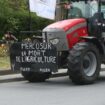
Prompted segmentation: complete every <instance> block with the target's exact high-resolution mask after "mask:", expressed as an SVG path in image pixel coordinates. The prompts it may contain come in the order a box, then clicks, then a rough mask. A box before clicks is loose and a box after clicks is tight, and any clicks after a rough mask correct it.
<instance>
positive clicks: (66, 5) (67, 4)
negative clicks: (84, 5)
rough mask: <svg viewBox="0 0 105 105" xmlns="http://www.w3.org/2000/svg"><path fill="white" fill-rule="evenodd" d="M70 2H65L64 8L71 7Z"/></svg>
mask: <svg viewBox="0 0 105 105" xmlns="http://www.w3.org/2000/svg"><path fill="white" fill-rule="evenodd" d="M72 6H73V5H72V3H69V2H67V3H66V4H64V8H65V9H70V8H72Z"/></svg>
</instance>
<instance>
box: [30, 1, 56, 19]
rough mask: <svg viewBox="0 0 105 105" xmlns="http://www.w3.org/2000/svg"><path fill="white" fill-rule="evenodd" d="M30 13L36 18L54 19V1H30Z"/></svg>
mask: <svg viewBox="0 0 105 105" xmlns="http://www.w3.org/2000/svg"><path fill="white" fill-rule="evenodd" d="M29 3H30V11H31V12H36V13H37V15H38V16H40V17H44V18H48V19H55V9H56V0H30V1H29Z"/></svg>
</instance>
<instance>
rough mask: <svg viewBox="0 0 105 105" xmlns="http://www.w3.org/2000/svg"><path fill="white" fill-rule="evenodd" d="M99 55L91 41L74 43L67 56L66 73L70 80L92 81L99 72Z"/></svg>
mask: <svg viewBox="0 0 105 105" xmlns="http://www.w3.org/2000/svg"><path fill="white" fill-rule="evenodd" d="M100 66H101V61H100V55H99V51H98V49H97V48H96V46H95V45H94V44H92V43H88V42H81V43H78V44H76V45H75V46H74V47H73V49H72V50H71V51H70V54H69V57H68V73H69V77H70V79H71V80H72V82H74V83H76V84H90V83H93V82H94V81H95V80H96V79H97V77H98V76H99V72H100Z"/></svg>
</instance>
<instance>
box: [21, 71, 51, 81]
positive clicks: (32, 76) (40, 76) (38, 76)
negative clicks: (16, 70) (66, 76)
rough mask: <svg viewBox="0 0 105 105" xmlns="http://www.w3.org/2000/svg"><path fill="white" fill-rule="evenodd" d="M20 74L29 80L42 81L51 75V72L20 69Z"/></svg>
mask: <svg viewBox="0 0 105 105" xmlns="http://www.w3.org/2000/svg"><path fill="white" fill-rule="evenodd" d="M22 75H23V76H24V78H25V79H26V80H28V81H29V82H44V81H45V80H46V79H48V78H49V77H50V76H51V72H48V73H38V72H32V71H30V72H28V71H22Z"/></svg>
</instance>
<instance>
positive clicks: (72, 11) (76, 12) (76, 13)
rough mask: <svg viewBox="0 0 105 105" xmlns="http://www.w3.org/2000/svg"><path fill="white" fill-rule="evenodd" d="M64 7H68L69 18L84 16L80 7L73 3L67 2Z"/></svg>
mask: <svg viewBox="0 0 105 105" xmlns="http://www.w3.org/2000/svg"><path fill="white" fill-rule="evenodd" d="M64 8H65V9H67V18H70V19H72V18H82V17H83V15H82V11H81V9H79V8H78V7H75V6H73V4H72V3H69V2H68V3H67V4H65V5H64Z"/></svg>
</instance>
